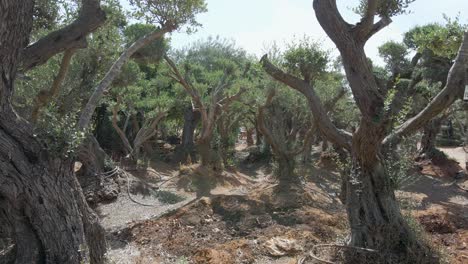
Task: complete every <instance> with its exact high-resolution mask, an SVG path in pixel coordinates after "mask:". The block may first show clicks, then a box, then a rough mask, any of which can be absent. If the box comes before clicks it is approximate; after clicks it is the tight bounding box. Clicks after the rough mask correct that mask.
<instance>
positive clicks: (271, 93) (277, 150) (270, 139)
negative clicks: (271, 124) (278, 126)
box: [257, 89, 283, 153]
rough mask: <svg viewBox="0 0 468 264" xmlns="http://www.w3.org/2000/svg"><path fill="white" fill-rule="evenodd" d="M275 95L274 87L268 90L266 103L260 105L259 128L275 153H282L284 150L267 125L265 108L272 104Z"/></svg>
mask: <svg viewBox="0 0 468 264" xmlns="http://www.w3.org/2000/svg"><path fill="white" fill-rule="evenodd" d="M274 97H275V90H273V89H272V90H270V91H269V92H268V95H267V100H266V102H265V104H264V105H261V106H259V107H258V113H257V125H258V130H259V131H260V133H262V135H263V136H264V137H265V139H266V140H267V141H268V143H269V144H270V146H271V148H272V149H273V151H274V152H275V153H282V152H283V151H282V150H281V148H280V146H278V144H277V143H276V140H275V139H274V137H273V135H272V134H271V133H270V131H269V130H268V128H267V127H266V125H265V109H266V108H267V107H268V106H270V105H271V102H272V101H273V98H274Z"/></svg>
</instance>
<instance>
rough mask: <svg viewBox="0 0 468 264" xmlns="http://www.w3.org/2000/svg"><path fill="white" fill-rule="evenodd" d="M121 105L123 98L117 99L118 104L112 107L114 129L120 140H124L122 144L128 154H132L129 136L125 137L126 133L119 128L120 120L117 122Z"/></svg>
mask: <svg viewBox="0 0 468 264" xmlns="http://www.w3.org/2000/svg"><path fill="white" fill-rule="evenodd" d="M121 103H122V98H121V97H120V96H119V97H118V98H117V102H116V104H115V106H114V107H112V127H114V129H115V132H117V134H118V135H119V137H120V139H121V140H122V143H123V145H124V147H125V152H126V154H130V153H132V152H133V148H132V146H131V145H130V141H129V140H128V138H127V135H125V132H124V131H123V130H122V129H121V128H120V127H119V124H118V120H117V119H118V114H119V111H120V104H121Z"/></svg>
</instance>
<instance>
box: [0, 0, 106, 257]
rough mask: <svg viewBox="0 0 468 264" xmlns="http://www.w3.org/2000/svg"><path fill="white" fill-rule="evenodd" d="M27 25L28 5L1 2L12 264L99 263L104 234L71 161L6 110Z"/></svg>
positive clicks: (0, 104)
mask: <svg viewBox="0 0 468 264" xmlns="http://www.w3.org/2000/svg"><path fill="white" fill-rule="evenodd" d="M85 2H89V1H86V0H85ZM98 7H99V6H98ZM32 21H33V1H16V0H4V1H2V2H1V4H0V39H1V40H2V48H1V49H0V75H1V76H2V78H0V175H2V177H0V217H6V218H8V219H7V221H9V222H10V223H11V225H12V226H13V227H14V234H13V236H14V241H15V244H16V263H76V264H80V263H103V261H104V253H105V239H104V230H103V229H102V227H101V226H100V225H99V221H98V218H97V216H96V215H95V214H94V212H93V211H92V210H91V209H90V208H89V207H88V205H87V203H86V201H85V199H84V196H83V193H82V190H81V188H80V186H79V184H78V181H77V179H76V177H75V175H74V174H73V166H72V164H73V161H72V160H69V159H60V158H57V157H55V156H54V155H53V153H49V152H48V150H47V146H46V145H45V144H44V142H41V141H40V140H39V139H38V138H37V137H36V136H35V135H34V134H33V128H32V126H31V124H30V123H28V122H27V121H25V120H24V119H22V118H21V117H19V116H18V115H17V114H16V112H15V111H14V110H13V108H12V106H11V96H12V93H13V90H14V82H15V78H16V72H17V67H18V64H19V62H20V52H21V51H22V50H23V49H24V47H26V45H27V44H28V42H29V40H28V38H29V34H30V32H31V27H32ZM0 222H2V223H3V222H5V221H4V220H3V221H0Z"/></svg>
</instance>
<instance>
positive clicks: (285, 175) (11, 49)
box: [0, 0, 468, 264]
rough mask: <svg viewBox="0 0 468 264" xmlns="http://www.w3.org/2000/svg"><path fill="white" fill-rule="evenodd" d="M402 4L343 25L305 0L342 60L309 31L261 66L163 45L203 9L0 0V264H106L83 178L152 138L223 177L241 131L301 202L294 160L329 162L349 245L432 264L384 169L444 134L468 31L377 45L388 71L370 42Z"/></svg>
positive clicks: (467, 62)
mask: <svg viewBox="0 0 468 264" xmlns="http://www.w3.org/2000/svg"><path fill="white" fill-rule="evenodd" d="M413 1H414V0H388V1H380V0H361V1H359V2H360V4H359V6H358V7H356V8H355V12H356V13H357V14H358V15H359V16H360V20H359V22H357V23H356V24H351V23H349V22H347V21H346V20H345V19H344V18H343V16H342V14H341V13H340V11H339V10H338V7H337V3H336V0H313V10H314V11H315V16H316V18H317V20H318V22H319V24H320V25H321V27H322V29H323V30H324V31H325V33H326V35H327V36H328V37H329V38H330V39H331V40H332V42H333V43H334V45H335V46H336V49H337V50H338V53H339V56H338V57H336V58H335V57H334V56H333V53H332V52H331V51H328V50H325V49H324V48H323V47H321V45H320V43H319V42H317V41H315V40H313V39H311V38H309V37H303V38H297V39H294V40H290V41H288V43H287V44H285V45H284V47H279V46H278V44H277V43H276V44H274V45H271V46H270V47H269V48H268V49H267V50H266V53H267V54H266V55H264V56H263V57H262V58H261V59H258V58H256V57H255V56H254V55H250V54H248V53H247V52H246V51H245V50H243V49H242V48H240V47H238V46H237V45H236V43H234V42H233V41H230V40H226V39H223V38H221V37H211V38H208V39H205V40H199V41H194V42H193V43H192V44H191V45H188V46H186V47H185V48H181V49H175V48H173V45H172V40H171V33H172V32H176V31H179V32H185V33H186V34H188V36H190V33H192V32H194V31H196V30H197V29H198V28H199V27H200V26H201V25H200V24H199V23H198V22H197V20H196V18H197V15H199V14H201V13H204V12H207V11H208V9H207V4H206V3H205V1H204V0H130V1H129V4H130V6H131V8H132V9H131V10H125V9H124V8H123V7H122V4H121V3H120V2H119V1H118V0H80V1H75V0H64V1H48V0H36V1H18V0H0V43H1V44H0V74H1V80H0V235H2V237H0V252H1V251H2V249H3V248H2V247H3V245H4V244H5V243H7V242H6V241H10V243H11V244H12V245H14V250H12V251H10V253H9V254H5V255H0V263H96V264H97V263H105V254H106V249H107V248H108V245H107V244H106V233H105V230H104V229H103V228H102V226H101V225H100V220H99V217H98V215H97V214H96V212H95V211H94V210H93V208H92V207H91V206H90V205H89V204H88V201H87V200H86V197H85V195H84V193H83V188H84V186H82V185H80V183H81V182H82V178H83V177H84V178H91V179H92V178H93V177H97V176H96V175H100V174H102V173H105V172H106V171H110V170H112V169H113V168H114V167H115V166H117V165H116V164H118V163H119V162H122V161H123V160H124V161H125V162H126V165H128V164H130V165H131V166H134V167H135V168H141V167H144V166H148V164H149V163H150V162H151V161H154V160H161V155H162V154H161V153H160V152H159V151H160V150H159V149H158V146H159V145H160V142H159V143H158V141H161V140H162V141H163V144H164V143H167V142H169V143H170V144H172V145H177V146H176V147H175V150H174V151H173V155H172V156H171V159H172V160H171V161H172V162H173V163H174V164H177V165H181V164H186V166H189V165H192V163H194V164H195V163H198V164H199V166H200V168H202V169H203V171H209V173H210V175H211V174H212V175H216V177H218V178H219V179H222V178H223V177H225V176H223V175H224V174H223V172H224V171H231V170H234V171H235V170H236V166H237V165H238V163H236V162H237V161H236V159H237V156H236V153H237V150H236V148H237V146H238V143H239V137H240V136H241V135H240V134H241V133H240V132H239V131H241V129H242V130H243V131H245V135H242V136H245V140H246V142H245V144H246V145H247V149H248V150H251V152H250V156H249V158H250V157H253V159H254V160H261V159H266V160H268V162H270V161H272V163H274V164H275V165H274V167H275V168H276V169H275V170H274V172H273V175H274V177H275V180H277V181H278V186H277V188H275V189H274V193H275V194H277V195H285V196H286V197H297V196H300V197H303V196H304V193H305V192H306V190H305V189H304V181H305V178H307V175H301V172H300V171H299V170H298V168H299V167H302V166H315V165H313V162H312V160H313V158H312V157H311V154H312V153H313V152H314V151H316V146H318V145H320V146H321V147H322V149H321V150H320V151H321V152H322V153H325V152H335V153H337V156H338V158H337V159H339V160H340V162H341V164H342V165H343V164H344V166H345V168H344V169H342V170H340V172H341V175H340V180H341V184H340V185H341V194H340V197H341V200H342V203H343V206H344V208H345V209H346V213H347V216H348V223H349V236H348V238H347V241H346V243H347V244H346V246H349V247H353V248H365V249H372V250H375V251H378V252H383V254H382V255H381V256H382V258H380V259H379V260H378V261H381V262H382V263H386V262H385V261H388V263H438V262H439V260H438V259H437V257H435V256H434V255H432V254H428V252H429V251H430V249H429V248H430V246H429V245H427V244H426V241H421V240H420V239H419V237H418V236H416V235H415V232H414V230H413V229H412V228H411V226H410V225H409V224H408V222H407V221H406V220H405V218H404V217H403V215H402V212H401V210H400V206H399V202H398V200H397V198H396V196H395V191H396V188H397V186H396V185H395V184H394V182H395V179H393V176H392V175H393V174H392V171H391V170H392V168H393V167H392V166H390V165H389V163H388V160H389V157H392V158H394V157H397V158H399V154H398V153H399V151H401V148H402V147H403V146H401V145H400V143H401V142H402V141H404V140H405V139H406V138H409V137H414V136H415V135H417V136H418V137H419V138H420V139H419V138H418V141H419V142H420V147H419V153H418V156H419V158H422V159H427V158H432V157H434V156H436V155H438V150H437V148H436V140H437V135H438V134H439V132H440V130H441V127H442V124H444V123H446V122H447V121H448V120H450V122H452V121H451V120H458V119H460V115H462V114H463V113H462V111H461V110H463V107H462V106H461V103H460V102H459V101H458V100H459V99H461V98H462V97H463V93H464V90H465V87H466V86H467V85H468V81H467V80H468V31H467V30H468V27H467V26H466V25H464V24H462V23H461V22H460V20H459V19H458V18H446V23H444V24H439V23H432V24H427V25H421V26H417V27H414V28H412V29H409V30H408V31H407V32H406V33H405V34H404V38H403V41H402V42H397V41H389V42H386V43H384V44H383V45H381V46H380V47H379V50H378V52H379V55H380V56H381V58H382V59H383V61H384V63H385V65H384V66H378V65H376V64H375V63H373V61H372V59H370V58H368V57H367V55H366V52H365V49H364V47H365V45H366V43H367V42H368V41H369V39H371V38H372V37H373V36H374V35H375V34H378V33H379V31H381V30H382V29H383V28H385V27H386V26H388V25H389V24H390V23H391V22H392V19H393V18H394V17H396V16H399V15H404V14H405V13H406V12H407V11H408V7H409V5H410V4H411V3H412V2H413ZM291 15H293V14H291ZM312 15H313V14H312V13H311V16H312ZM454 122H455V121H454ZM465 126H466V124H465ZM461 127H462V128H461V130H462V131H464V130H466V129H467V128H466V127H463V125H462V126H461ZM254 135H255V136H254ZM158 144H159V145H158ZM77 163H80V164H82V167H81V169H80V171H78V170H77V169H75V167H76V164H77ZM268 164H270V163H268ZM109 167H110V168H109ZM203 179H204V178H202V180H203ZM206 180H207V181H208V180H210V179H209V178H208V177H206ZM203 195H207V196H209V195H210V192H209V190H208V191H207V192H205V193H203ZM291 201H293V202H294V201H295V200H294V199H293V198H291ZM3 237H5V239H4V238H3ZM5 252H6V251H5ZM355 257H356V256H351V255H350V256H348V259H347V261H348V263H360V262H359V259H355ZM1 258H4V259H5V261H3V259H1ZM390 261H393V262H390Z"/></svg>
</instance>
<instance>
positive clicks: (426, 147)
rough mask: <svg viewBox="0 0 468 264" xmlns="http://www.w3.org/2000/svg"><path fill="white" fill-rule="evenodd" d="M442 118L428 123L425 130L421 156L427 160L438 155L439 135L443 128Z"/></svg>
mask: <svg viewBox="0 0 468 264" xmlns="http://www.w3.org/2000/svg"><path fill="white" fill-rule="evenodd" d="M442 120H443V119H442V118H434V119H432V120H431V121H430V122H429V123H427V124H426V125H425V126H424V128H423V136H422V138H421V153H420V154H421V155H424V157H425V158H429V159H430V158H432V157H433V156H434V154H436V153H437V148H436V146H435V143H436V139H437V134H439V132H440V128H441V127H442Z"/></svg>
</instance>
